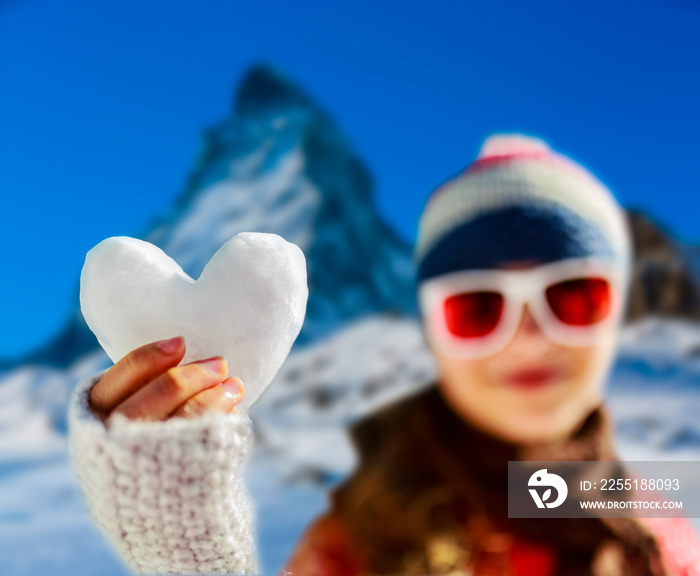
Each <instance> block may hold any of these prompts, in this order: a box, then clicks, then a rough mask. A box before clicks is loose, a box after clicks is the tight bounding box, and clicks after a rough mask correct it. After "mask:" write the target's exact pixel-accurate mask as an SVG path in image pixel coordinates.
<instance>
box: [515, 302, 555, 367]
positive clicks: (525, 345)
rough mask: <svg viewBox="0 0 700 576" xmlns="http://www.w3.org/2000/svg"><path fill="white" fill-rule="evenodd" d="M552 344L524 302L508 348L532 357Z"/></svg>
mask: <svg viewBox="0 0 700 576" xmlns="http://www.w3.org/2000/svg"><path fill="white" fill-rule="evenodd" d="M554 345H555V343H554V342H553V341H552V340H550V339H549V337H548V336H547V335H546V334H545V333H544V332H543V331H542V327H541V326H540V325H539V323H538V322H537V319H536V318H535V317H534V315H533V314H532V310H531V309H530V307H529V305H528V304H525V306H524V308H523V311H522V316H521V317H520V323H519V324H518V328H517V330H516V331H515V334H514V335H513V339H512V340H511V341H510V343H509V344H508V348H509V349H511V351H516V352H518V353H521V354H522V355H524V356H528V357H534V356H537V355H538V354H543V353H545V352H546V351H548V350H550V349H551V348H552V347H553V346H554Z"/></svg>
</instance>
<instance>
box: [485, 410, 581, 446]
mask: <svg viewBox="0 0 700 576" xmlns="http://www.w3.org/2000/svg"><path fill="white" fill-rule="evenodd" d="M587 415H588V411H586V412H585V413H583V412H581V411H580V410H577V411H576V414H572V413H571V412H570V411H569V410H556V409H555V410H549V411H547V412H546V413H542V412H533V413H525V414H523V413H519V414H512V415H511V417H510V418H508V419H507V420H506V419H504V420H503V421H502V425H501V426H499V428H500V430H494V432H496V433H497V434H498V435H499V436H500V437H501V438H503V439H504V440H506V441H508V442H511V443H513V444H519V445H529V444H543V443H549V442H556V441H559V440H562V439H564V438H567V437H568V436H570V435H572V434H573V433H574V432H575V431H576V429H577V428H578V427H579V426H580V425H581V423H582V422H583V421H584V420H585V418H586V416H587Z"/></svg>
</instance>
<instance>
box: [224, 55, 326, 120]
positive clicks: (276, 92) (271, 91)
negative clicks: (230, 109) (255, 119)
mask: <svg viewBox="0 0 700 576" xmlns="http://www.w3.org/2000/svg"><path fill="white" fill-rule="evenodd" d="M295 108H302V109H312V108H315V105H314V103H313V100H312V99H311V98H310V97H309V96H308V94H307V93H306V92H305V91H304V90H302V89H301V88H300V87H299V86H298V85H297V84H296V83H294V82H293V81H291V80H290V79H288V78H287V77H286V76H284V75H283V74H282V73H281V72H279V71H278V70H277V69H275V68H274V67H272V66H270V65H269V64H266V63H260V64H256V65H255V66H253V67H252V68H250V69H249V70H248V72H246V74H245V75H244V76H243V78H242V79H241V83H240V85H239V87H238V90H237V91H236V95H235V99H234V112H235V114H237V115H240V116H258V115H267V114H270V113H275V112H282V111H285V112H286V111H289V110H290V109H295Z"/></svg>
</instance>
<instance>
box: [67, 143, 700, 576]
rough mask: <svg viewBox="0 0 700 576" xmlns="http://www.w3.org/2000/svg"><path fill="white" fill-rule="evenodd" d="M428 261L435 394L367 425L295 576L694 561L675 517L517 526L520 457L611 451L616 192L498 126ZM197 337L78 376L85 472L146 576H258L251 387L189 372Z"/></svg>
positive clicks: (422, 274)
mask: <svg viewBox="0 0 700 576" xmlns="http://www.w3.org/2000/svg"><path fill="white" fill-rule="evenodd" d="M415 257H416V263H417V267H418V299H419V305H420V311H421V320H422V324H423V328H424V331H425V335H426V339H427V342H428V344H429V346H430V348H431V350H432V352H433V355H434V357H435V361H436V364H437V367H438V379H437V382H436V385H435V386H433V387H431V388H429V389H428V390H426V391H424V392H422V393H419V394H416V395H413V396H412V397H410V398H407V399H405V400H403V401H401V402H399V403H398V404H396V405H394V406H391V407H388V408H386V409H384V410H382V411H380V412H378V413H376V414H374V415H371V416H369V417H367V418H366V419H365V420H363V421H362V422H360V423H359V424H358V425H356V426H355V427H354V428H353V430H352V437H353V440H354V442H355V444H356V447H357V449H358V452H359V465H358V467H357V469H356V471H355V472H354V474H353V475H352V476H351V477H350V478H349V479H348V480H347V481H346V482H345V483H344V484H342V485H341V486H340V487H339V488H337V489H336V490H335V491H334V492H333V494H332V498H331V507H330V509H329V511H328V512H327V513H326V514H324V515H323V516H322V517H320V518H319V519H317V520H316V521H315V522H314V523H313V524H312V525H311V526H310V527H309V528H308V529H307V531H306V532H305V534H304V535H303V537H302V539H301V541H300V543H299V545H298V547H297V549H296V551H295V553H294V554H293V555H292V558H291V559H290V561H289V563H288V564H287V566H286V568H285V569H286V573H288V574H294V575H299V576H316V575H318V576H356V575H360V574H484V575H491V574H503V575H505V574H513V575H518V576H521V575H522V576H524V575H541V576H545V575H548V574H567V575H568V574H600V575H603V574H605V575H617V574H620V575H622V574H629V575H637V574H639V575H650V576H651V575H654V576H656V575H661V574H684V573H689V572H687V570H689V569H690V566H691V564H690V562H691V560H689V559H688V558H689V556H688V554H687V545H686V546H685V547H684V548H685V549H684V550H683V551H677V550H674V549H673V545H674V543H675V542H678V541H679V539H681V538H685V539H686V540H685V541H686V542H690V541H691V540H689V539H692V538H693V535H692V532H691V531H690V529H689V528H688V525H687V524H685V523H684V522H682V521H678V520H664V521H654V522H651V521H641V520H636V519H593V518H588V519H556V520H555V519H552V520H547V521H545V520H536V521H532V520H529V521H524V520H517V519H509V518H508V517H507V463H508V461H509V460H615V459H616V456H615V451H614V449H613V446H612V438H611V435H612V431H611V426H610V422H609V419H608V416H607V414H606V412H605V409H604V408H603V406H602V400H603V386H604V382H605V379H606V377H607V374H608V371H609V368H610V365H611V362H612V360H613V357H614V352H615V345H616V340H617V337H618V333H619V328H620V324H621V320H622V318H623V315H624V310H625V302H626V297H627V290H628V284H629V276H630V266H631V248H630V238H629V234H628V231H627V228H626V221H625V218H624V214H623V212H622V210H621V209H620V207H619V206H618V204H617V203H616V201H615V199H614V198H613V196H612V194H611V193H610V192H609V191H608V190H607V189H606V188H605V187H604V186H603V185H602V184H601V183H600V182H599V181H597V180H596V179H595V178H594V177H593V176H592V175H591V174H590V173H588V172H587V171H586V170H585V169H584V168H582V167H581V166H579V165H578V164H575V163H574V162H573V161H571V160H570V159H568V158H566V157H564V156H562V155H560V154H556V153H554V152H552V151H551V150H550V149H549V148H548V147H547V146H546V145H545V144H544V143H543V142H541V141H539V140H535V139H532V138H527V137H522V136H496V137H492V138H490V139H488V140H487V141H486V142H485V144H484V146H483V147H482V150H481V153H480V155H479V157H478V158H477V160H476V161H475V162H474V163H473V164H472V165H471V166H469V167H468V169H467V170H465V171H464V172H463V173H461V174H460V175H458V176H457V177H456V178H454V179H452V180H451V181H449V182H447V183H446V184H444V185H443V186H441V187H440V188H438V189H437V190H436V191H435V192H433V194H432V195H431V197H430V198H429V200H428V203H427V204H426V207H425V209H424V211H423V214H422V217H421V221H420V226H419V233H418V240H417V246H416V251H415ZM184 346H185V344H184V342H183V341H182V339H179V338H175V339H173V340H168V341H164V342H159V343H154V344H151V345H148V346H145V347H143V348H140V349H138V350H135V351H133V352H132V353H131V354H129V355H128V356H127V357H126V358H124V359H123V360H121V361H120V362H118V363H117V364H115V365H114V366H113V367H112V368H111V369H109V370H108V371H107V372H106V373H105V374H104V375H102V377H101V378H99V377H98V378H95V379H93V380H91V381H89V382H87V383H84V384H83V385H82V386H80V387H79V388H78V390H77V392H76V395H75V397H74V402H73V404H72V407H71V418H70V423H71V433H70V449H71V453H72V455H73V458H74V461H75V465H76V470H77V473H78V477H79V479H80V481H81V483H82V485H83V488H84V491H85V495H86V499H87V501H88V504H89V505H90V508H91V511H92V513H93V516H94V518H95V520H96V522H97V523H98V525H99V526H100V527H101V528H102V530H103V531H104V532H105V533H106V534H107V535H108V537H109V538H110V539H111V540H112V541H113V542H114V544H115V546H116V547H117V549H118V550H119V551H120V553H121V554H122V556H123V557H124V559H125V560H126V562H127V563H128V564H129V565H130V567H131V568H132V569H133V570H135V571H137V572H142V573H143V572H146V573H149V572H158V573H183V572H184V573H191V572H206V573H212V572H219V573H221V572H254V571H255V570H256V561H255V552H254V542H253V521H252V516H251V513H250V506H249V502H248V500H247V497H246V493H245V490H244V489H243V487H242V485H241V483H240V479H239V478H240V475H239V467H240V464H241V462H242V461H243V460H244V458H245V455H246V452H247V450H248V447H249V446H250V442H251V439H250V438H251V434H250V426H249V424H250V423H249V421H248V419H247V417H246V416H245V415H242V414H235V405H236V404H237V403H238V402H239V401H240V399H241V398H242V395H243V387H242V384H241V382H240V380H238V379H236V378H235V377H232V378H226V376H227V374H226V372H227V367H226V365H225V362H224V361H223V360H222V359H221V358H212V359H208V360H204V361H201V362H196V363H193V364H190V365H185V366H179V367H177V365H178V363H179V362H180V360H181V359H182V357H183V355H184ZM684 558H685V559H684ZM684 563H685V564H684ZM696 567H697V566H696Z"/></svg>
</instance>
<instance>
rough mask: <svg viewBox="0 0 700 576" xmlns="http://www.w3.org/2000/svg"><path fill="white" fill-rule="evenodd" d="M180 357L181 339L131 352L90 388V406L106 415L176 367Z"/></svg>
mask: <svg viewBox="0 0 700 576" xmlns="http://www.w3.org/2000/svg"><path fill="white" fill-rule="evenodd" d="M184 355H185V340H184V338H182V337H181V336H178V337H177V338H170V339H169V340H160V341H158V342H152V343H151V344H146V345H145V346H141V347H140V348H137V349H136V350H132V351H131V352H129V353H128V354H127V355H126V356H124V358H122V359H121V360H119V361H118V362H117V363H116V364H115V365H114V366H112V367H111V368H110V369H109V370H107V372H105V374H104V375H103V376H102V378H100V381H99V382H98V383H97V384H95V386H93V388H92V390H90V395H89V402H90V405H91V406H92V407H93V408H94V409H95V410H97V411H98V412H103V413H105V414H109V413H110V412H111V411H112V410H113V409H114V408H116V407H117V406H118V405H119V404H121V403H122V402H124V401H125V400H126V399H127V398H128V397H129V396H131V395H132V394H134V393H135V392H136V391H138V390H139V389H141V388H142V387H143V386H145V385H146V384H148V383H149V382H151V381H152V380H154V379H155V378H156V377H158V376H160V375H161V374H163V372H165V371H166V370H168V369H170V368H172V367H173V366H177V365H178V364H179V363H180V362H181V361H182V358H183V357H184Z"/></svg>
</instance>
